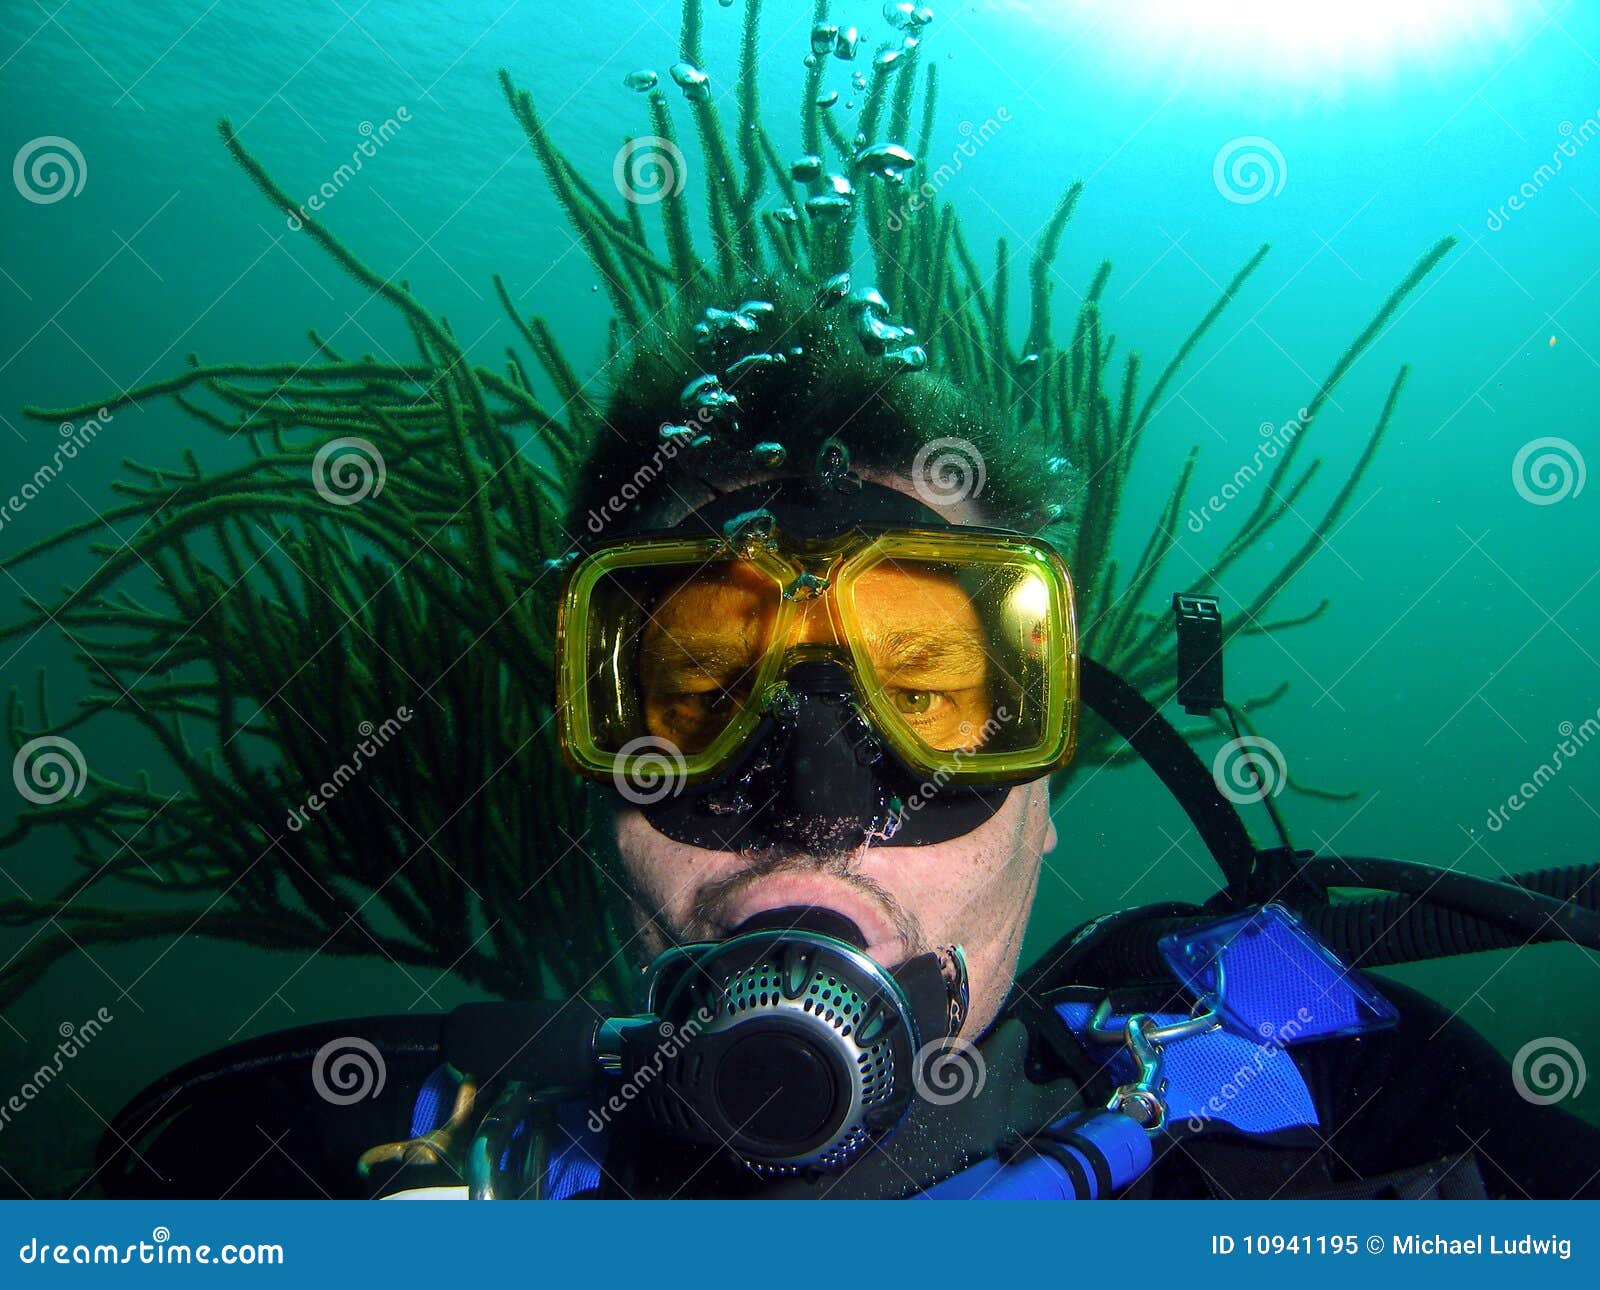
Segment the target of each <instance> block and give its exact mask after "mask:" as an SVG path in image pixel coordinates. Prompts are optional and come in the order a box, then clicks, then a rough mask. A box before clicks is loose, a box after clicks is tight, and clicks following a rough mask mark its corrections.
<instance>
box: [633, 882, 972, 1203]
mask: <svg viewBox="0 0 1600 1290" xmlns="http://www.w3.org/2000/svg"><path fill="white" fill-rule="evenodd" d="M864 947H865V938H864V937H863V936H862V935H861V932H860V929H859V928H857V927H856V925H855V924H854V923H853V922H852V921H851V920H850V919H848V918H846V917H844V916H843V915H841V914H838V913H836V912H834V911H832V910H828V909H821V908H816V907H809V906H808V907H791V908H786V909H777V910H770V911H767V912H765V913H762V914H758V915H755V916H754V917H752V918H750V919H749V920H747V921H746V922H745V923H743V924H742V925H741V926H740V927H739V928H738V930H737V931H736V932H735V933H734V934H733V936H731V937H730V938H729V939H728V940H726V941H721V942H716V943H709V944H701V945H691V946H685V947H682V948H680V949H676V950H672V951H669V952H668V953H667V954H665V955H663V956H662V957H661V958H660V959H658V960H657V962H656V964H655V965H654V966H653V967H652V969H651V988H650V1004H649V1009H650V1012H651V1014H652V1017H651V1020H652V1021H654V1022H656V1024H653V1025H640V1026H634V1027H628V1028H626V1029H624V1030H623V1031H621V1032H620V1040H621V1045H620V1046H621V1052H620V1060H619V1061H618V1063H617V1066H616V1068H617V1070H618V1073H619V1074H621V1075H622V1076H623V1077H624V1078H625V1079H626V1078H628V1076H629V1075H630V1074H634V1075H637V1074H640V1073H642V1072H644V1071H645V1070H646V1069H647V1068H648V1069H649V1071H650V1073H651V1076H652V1077H651V1078H650V1079H648V1080H642V1079H641V1080H639V1081H638V1087H639V1088H640V1093H639V1103H638V1104H639V1105H640V1106H641V1107H642V1113H643V1114H644V1115H645V1116H647V1117H648V1119H649V1120H650V1122H651V1123H652V1124H653V1125H654V1126H655V1127H656V1128H657V1129H658V1130H660V1131H661V1132H664V1133H666V1134H669V1135H672V1136H676V1137H679V1138H683V1139H687V1140H689V1141H693V1142H698V1143H703V1144H706V1145H712V1146H717V1145H726V1146H727V1148H728V1149H729V1150H730V1151H731V1152H732V1153H733V1154H734V1155H735V1156H737V1157H738V1158H739V1159H740V1160H742V1161H744V1162H745V1163H746V1164H748V1165H750V1166H751V1167H752V1168H754V1169H756V1170H758V1171H760V1172H762V1173H767V1174H782V1173H797V1172H800V1171H802V1170H808V1169H833V1168H839V1167H841V1166H843V1165H845V1164H847V1163H848V1162H849V1161H851V1160H853V1159H855V1158H856V1157H857V1156H858V1155H859V1154H860V1153H861V1152H862V1151H864V1150H865V1149H866V1148H867V1147H868V1146H870V1145H871V1144H872V1143H874V1142H877V1141H881V1140H882V1139H883V1138H885V1137H887V1136H888V1135H889V1134H890V1133H891V1132H893V1131H894V1129H895V1128H896V1127H897V1126H898V1125H899V1124H900V1122H901V1120H902V1119H903V1118H904V1117H905V1114H906V1112H907V1111H908V1110H909V1108H910V1105H911V1102H912V1098H913V1096H914V1091H915V1085H916V1081H915V1079H914V1071H915V1063H916V1062H917V1060H918V1055H919V1054H920V1053H921V1052H922V1051H923V1049H924V1045H925V1044H926V1043H928V1042H929V1041H939V1040H943V1039H946V1038H949V1037H951V1036H953V1035H954V1034H955V1033H956V1032H957V1031H958V1030H959V1029H960V1027H961V1024H962V1023H963V1022H964V1021H965V1019H966V1001H967V976H966V962H965V959H964V957H963V956H962V954H961V951H960V949H959V948H958V947H951V948H950V949H947V950H941V951H937V952H934V953H929V954H923V955H918V956H916V957H915V958H912V959H909V960H907V961H906V962H905V963H903V964H901V965H900V966H899V967H897V968H895V969H894V970H893V971H890V970H888V969H886V968H884V967H882V966H881V965H880V964H878V963H876V962H874V961H873V960H872V959H871V958H869V957H868V956H867V954H866V953H865V949H864ZM669 1027H670V1029H669ZM664 1034H665V1035H669V1036H670V1037H671V1038H670V1048H671V1051H670V1052H668V1053H667V1055H666V1056H665V1057H663V1056H662V1054H663V1053H664V1052H666V1050H667V1048H668V1047H669V1045H668V1044H667V1043H665V1042H664V1041H663V1039H662V1036H663V1035H664Z"/></svg>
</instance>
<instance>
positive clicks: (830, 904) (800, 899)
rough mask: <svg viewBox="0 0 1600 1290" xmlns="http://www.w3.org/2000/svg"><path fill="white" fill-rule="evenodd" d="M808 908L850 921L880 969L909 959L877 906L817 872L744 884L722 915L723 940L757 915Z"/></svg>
mask: <svg viewBox="0 0 1600 1290" xmlns="http://www.w3.org/2000/svg"><path fill="white" fill-rule="evenodd" d="M805 906H809V907H811V908H816V909H826V910H829V911H831V912H832V913H835V914H840V915H842V916H843V917H845V918H848V919H849V920H850V921H851V922H852V923H854V924H855V925H856V927H857V928H859V929H860V931H861V935H862V938H863V939H864V940H865V941H866V954H867V956H868V957H869V958H871V959H873V960H874V961H875V962H877V963H878V964H879V965H880V966H882V967H885V968H892V967H895V966H897V965H898V964H900V963H903V962H904V961H905V960H906V959H907V958H908V957H910V947H909V946H908V945H907V944H906V943H905V938H904V937H903V936H902V935H901V934H900V933H899V932H897V931H896V930H895V927H894V924H893V923H892V922H890V920H889V918H888V916H887V915H886V914H885V913H884V911H883V909H882V908H881V907H880V906H879V905H878V904H877V902H875V901H874V900H872V899H871V898H870V897H868V896H866V895H865V894H863V893H862V892H860V891H858V890H857V889H856V888H855V887H853V886H851V885H850V884H849V883H848V882H845V881H843V880H841V879H839V878H836V877H834V876H832V875H830V874H827V873H820V872H816V871H806V872H800V873H796V872H787V873H775V874H771V875H769V876H766V877H761V878H756V879H754V880H752V881H751V882H749V883H748V884H746V885H745V886H744V887H742V888H741V889H740V891H739V892H738V894H737V895H735V896H734V897H733V898H732V899H731V900H729V901H728V902H727V903H726V904H725V905H724V906H723V907H722V908H721V909H720V910H718V914H717V919H716V923H717V925H718V931H719V933H720V937H719V939H720V938H721V937H726V936H729V935H732V934H733V933H734V932H736V931H737V930H738V928H739V926H740V924H742V923H744V922H746V921H747V920H749V919H751V918H754V917H755V916H756V915H757V914H764V913H767V912H769V911H770V910H774V909H792V908H796V907H805Z"/></svg>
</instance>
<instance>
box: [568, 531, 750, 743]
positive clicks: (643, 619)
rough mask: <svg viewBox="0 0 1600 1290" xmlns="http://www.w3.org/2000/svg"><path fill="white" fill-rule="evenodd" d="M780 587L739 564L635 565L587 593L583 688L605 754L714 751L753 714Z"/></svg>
mask: <svg viewBox="0 0 1600 1290" xmlns="http://www.w3.org/2000/svg"><path fill="white" fill-rule="evenodd" d="M780 594H781V593H780V588H779V587H778V585H777V584H776V582H775V581H774V580H773V579H772V578H771V577H770V576H769V575H768V574H766V573H764V572H762V571H761V570H760V569H758V568H756V567H755V566H754V565H752V564H749V563H747V562H744V561H739V560H726V559H724V560H711V561H706V560H697V561H695V562H694V563H692V564H691V563H687V562H685V563H677V564H667V565H661V564H656V565H636V566H631V567H623V568H616V569H612V570H610V571H608V572H606V573H604V574H603V575H601V576H600V577H599V578H598V579H597V580H596V581H595V583H594V584H593V587H592V589H591V590H590V592H589V601H588V638H589V648H588V659H587V666H586V669H585V671H586V682H585V689H586V693H587V696H588V706H589V712H590V714H591V723H592V727H593V730H594V735H595V744H596V747H597V749H598V750H599V751H601V752H608V753H617V752H622V751H624V750H625V749H626V748H627V746H628V745H629V744H637V743H638V741H640V740H649V741H651V742H652V744H653V745H655V746H656V747H661V748H666V749H667V750H669V751H676V752H677V753H680V754H681V755H682V756H684V757H685V758H694V757H699V756H701V755H702V754H705V753H707V752H708V751H710V750H711V749H712V748H713V746H714V745H716V744H717V742H718V740H719V739H720V738H721V737H722V736H724V735H725V734H727V733H728V732H729V730H730V727H732V726H733V725H734V724H735V722H736V720H737V719H738V718H739V716H740V714H741V713H742V712H744V710H745V709H746V708H747V706H748V704H749V700H750V696H751V694H752V693H753V692H754V689H755V685H756V681H757V677H758V675H759V674H760V671H761V664H762V661H763V657H764V655H765V653H766V649H767V646H768V643H769V641H770V637H771V633H772V629H773V625H774V623H775V621H776V617H777V611H778V606H779V603H780Z"/></svg>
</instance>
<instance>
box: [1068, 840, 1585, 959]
mask: <svg viewBox="0 0 1600 1290" xmlns="http://www.w3.org/2000/svg"><path fill="white" fill-rule="evenodd" d="M1345 863H1346V865H1347V866H1348V864H1349V863H1350V862H1345ZM1377 863H1379V864H1381V865H1383V866H1385V868H1384V869H1383V872H1384V873H1385V874H1386V875H1387V877H1388V878H1389V879H1390V880H1393V881H1396V882H1401V881H1403V882H1406V883H1407V884H1408V885H1409V884H1411V883H1412V882H1414V880H1415V878H1416V874H1415V873H1414V872H1412V871H1421V872H1422V873H1425V874H1428V875H1430V876H1431V877H1437V876H1438V874H1439V872H1440V871H1438V870H1434V869H1429V868H1427V867H1426V866H1423V865H1403V866H1402V863H1401V862H1400V861H1382V862H1377ZM1395 866H1401V867H1399V868H1397V867H1395ZM1328 872H1333V870H1332V868H1331V867H1330V869H1329V870H1327V871H1325V873H1324V874H1319V877H1322V876H1325V874H1326V873H1328ZM1338 872H1340V873H1342V874H1343V878H1342V881H1343V883H1344V885H1354V883H1353V881H1352V879H1353V877H1354V871H1352V870H1351V869H1349V868H1348V867H1346V868H1344V869H1342V870H1339V871H1338ZM1361 872H1363V873H1364V874H1365V880H1366V881H1367V882H1368V883H1375V882H1376V881H1377V880H1378V870H1377V869H1376V868H1363V869H1362V870H1361ZM1454 876H1456V877H1460V876H1461V875H1454ZM1423 885H1424V887H1425V886H1426V884H1423ZM1484 888H1487V889H1488V891H1487V895H1489V896H1499V897H1500V898H1501V899H1503V900H1507V901H1508V905H1507V907H1508V908H1510V909H1512V910H1513V911H1514V913H1513V915H1512V917H1511V919H1510V920H1509V921H1508V920H1506V919H1505V918H1502V917H1501V916H1500V914H1499V912H1498V911H1497V910H1495V909H1494V908H1493V907H1492V906H1490V907H1488V908H1486V909H1484V910H1483V912H1468V911H1467V910H1464V909H1461V908H1452V907H1451V906H1449V905H1445V904H1442V903H1435V899H1436V897H1438V896H1439V895H1440V894H1441V893H1440V889H1439V887H1438V886H1435V887H1433V889H1432V890H1429V891H1427V894H1426V895H1422V894H1420V892H1403V893H1399V894H1395V895H1382V896H1364V897H1361V898H1359V899H1356V900H1348V901H1341V902H1339V903H1336V904H1324V903H1317V904H1302V903H1296V905H1295V912H1296V913H1297V914H1299V916H1300V918H1301V920H1302V921H1303V922H1304V923H1305V924H1306V926H1307V928H1309V929H1310V931H1311V932H1312V933H1313V934H1314V935H1315V936H1316V937H1317V938H1318V939H1319V940H1321V941H1322V943H1323V944H1325V945H1326V946H1328V948H1329V949H1331V950H1333V951H1334V953H1336V954H1337V955H1338V956H1339V957H1340V958H1341V959H1342V960H1344V962H1345V963H1347V964H1350V965H1351V966H1353V967H1361V968H1372V967H1387V966H1390V965H1392V964H1396V963H1418V962H1421V961H1423V960H1425V959H1440V958H1449V957H1451V956H1452V955H1456V954H1477V953H1480V952H1482V951H1484V950H1505V949H1515V948H1516V947H1517V946H1519V945H1526V944H1528V943H1530V942H1539V941H1573V942H1575V943H1577V944H1579V945H1583V946H1585V947H1586V948H1590V949H1600V943H1595V942H1591V941H1587V940H1585V939H1583V938H1582V937H1580V936H1575V935H1572V934H1570V932H1569V930H1568V929H1569V928H1578V929H1579V930H1580V931H1581V930H1582V926H1583V922H1584V920H1585V919H1593V918H1594V917H1595V916H1596V914H1597V913H1600V864H1587V865H1572V866H1569V867H1567V868H1560V869H1541V870H1538V871H1537V872H1534V873H1527V874H1518V875H1515V876H1514V877H1513V878H1510V879H1476V880H1474V884H1473V886H1472V887H1471V888H1470V889H1469V890H1467V891H1466V892H1465V894H1463V892H1462V891H1461V890H1459V889H1457V890H1453V891H1452V892H1451V893H1450V894H1451V895H1453V896H1457V897H1459V898H1460V899H1459V901H1458V903H1467V902H1468V901H1470V902H1473V903H1478V902H1480V901H1482V899H1483V897H1484V896H1485V892H1484V890H1483V889H1484ZM1527 895H1533V896H1537V897H1538V898H1539V904H1538V905H1537V906H1533V908H1537V909H1539V910H1540V911H1541V912H1540V913H1539V916H1538V917H1537V918H1536V919H1534V920H1533V926H1532V927H1531V928H1529V927H1525V926H1523V925H1522V924H1523V923H1524V922H1526V921H1527V920H1526V918H1525V915H1526V912H1527V910H1528V908H1529V906H1528V905H1527V904H1526V903H1525V901H1524V900H1523V899H1522V898H1523V897H1524V896H1527ZM1550 906H1554V907H1556V908H1559V909H1560V910H1561V911H1562V912H1561V914H1560V916H1559V917H1557V918H1547V917H1546V916H1545V913H1544V911H1545V909H1546V908H1547V907H1550ZM1216 917H1217V916H1216V914H1214V913H1212V914H1195V915H1187V916H1182V917H1166V918H1152V919H1146V920H1143V921H1140V922H1136V923H1131V924H1130V925H1128V926H1126V927H1124V928H1120V929H1113V930H1112V931H1110V932H1109V933H1108V934H1107V935H1106V936H1105V938H1104V940H1103V941H1102V942H1101V944H1099V945H1095V946H1092V947H1091V948H1090V949H1089V950H1088V952H1087V953H1086V954H1084V955H1083V956H1082V958H1081V959H1080V961H1078V962H1077V963H1074V964H1073V965H1072V970H1071V976H1072V978H1073V980H1074V981H1075V982H1078V983H1081V984H1086V985H1104V984H1107V983H1110V982H1124V981H1129V982H1131V981H1159V980H1164V979H1170V976H1171V973H1170V970H1169V969H1168V968H1167V966H1166V963H1165V961H1164V960H1163V959H1162V957H1161V954H1160V952H1159V950H1157V948H1156V942H1157V941H1159V940H1160V939H1161V938H1162V937H1163V936H1165V935H1167V934H1168V933H1170V932H1179V931H1184V930H1186V929H1188V928H1191V927H1198V926H1200V925H1202V924H1204V923H1207V922H1212V921H1215V919H1216Z"/></svg>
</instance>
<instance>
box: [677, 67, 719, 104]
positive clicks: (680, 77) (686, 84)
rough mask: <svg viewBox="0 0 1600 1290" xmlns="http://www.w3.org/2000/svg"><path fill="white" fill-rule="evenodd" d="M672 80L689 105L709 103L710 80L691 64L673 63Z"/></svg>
mask: <svg viewBox="0 0 1600 1290" xmlns="http://www.w3.org/2000/svg"><path fill="white" fill-rule="evenodd" d="M672 79H673V80H675V81H676V82H677V83H678V85H679V86H680V87H681V88H682V89H683V97H684V98H686V99H688V100H689V102H691V103H709V102H710V101H711V78H710V77H709V76H707V75H706V74H705V73H704V72H702V71H701V70H700V69H699V68H698V67H696V66H695V65H694V64H693V63H674V64H673V65H672Z"/></svg>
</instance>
